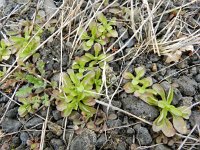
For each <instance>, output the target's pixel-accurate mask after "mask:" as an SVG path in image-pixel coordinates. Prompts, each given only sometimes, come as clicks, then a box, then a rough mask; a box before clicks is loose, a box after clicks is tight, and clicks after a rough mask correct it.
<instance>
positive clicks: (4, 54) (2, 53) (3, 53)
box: [0, 39, 11, 61]
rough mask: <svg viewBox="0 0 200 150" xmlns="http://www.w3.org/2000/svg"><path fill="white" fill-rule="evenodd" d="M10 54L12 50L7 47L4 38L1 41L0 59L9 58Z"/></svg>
mask: <svg viewBox="0 0 200 150" xmlns="http://www.w3.org/2000/svg"><path fill="white" fill-rule="evenodd" d="M10 55H11V51H10V50H9V49H8V48H7V45H6V43H5V41H4V40H3V39H2V40H1V42H0V61H2V60H8V59H9V58H10Z"/></svg>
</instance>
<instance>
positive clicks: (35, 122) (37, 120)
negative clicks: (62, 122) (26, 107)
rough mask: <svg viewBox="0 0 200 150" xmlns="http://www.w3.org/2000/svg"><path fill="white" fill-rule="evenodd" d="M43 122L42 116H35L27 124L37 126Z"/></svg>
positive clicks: (29, 126) (27, 126)
mask: <svg viewBox="0 0 200 150" xmlns="http://www.w3.org/2000/svg"><path fill="white" fill-rule="evenodd" d="M42 122H43V120H42V119H41V118H38V117H33V118H32V119H31V120H29V121H28V122H27V123H26V124H25V126H26V128H31V127H33V126H36V125H38V124H41V123H42Z"/></svg>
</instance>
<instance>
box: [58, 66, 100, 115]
mask: <svg viewBox="0 0 200 150" xmlns="http://www.w3.org/2000/svg"><path fill="white" fill-rule="evenodd" d="M94 77H95V72H94V71H90V72H88V73H87V74H86V75H85V76H84V78H83V79H81V80H80V79H79V78H78V77H77V76H76V74H75V73H74V70H73V69H68V70H67V74H63V87H62V92H58V91H54V96H55V98H56V105H57V109H58V110H59V111H61V112H62V116H64V117H66V116H69V115H70V114H71V112H72V111H73V110H78V108H79V109H80V110H81V111H82V114H84V115H85V116H86V118H90V117H92V116H93V115H94V114H95V112H96V109H95V108H93V107H92V106H93V105H94V104H95V100H94V97H95V95H96V94H94V93H95V92H96V91H95V90H94V89H93V84H94Z"/></svg>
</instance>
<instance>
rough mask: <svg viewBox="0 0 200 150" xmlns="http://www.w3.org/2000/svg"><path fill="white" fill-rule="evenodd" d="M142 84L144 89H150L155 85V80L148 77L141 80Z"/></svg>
mask: <svg viewBox="0 0 200 150" xmlns="http://www.w3.org/2000/svg"><path fill="white" fill-rule="evenodd" d="M140 83H142V84H143V86H144V87H149V86H151V85H152V84H153V80H152V78H151V77H147V78H144V79H142V80H140Z"/></svg>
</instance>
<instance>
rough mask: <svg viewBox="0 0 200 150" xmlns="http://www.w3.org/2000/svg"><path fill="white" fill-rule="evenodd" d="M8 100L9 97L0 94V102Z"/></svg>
mask: <svg viewBox="0 0 200 150" xmlns="http://www.w3.org/2000/svg"><path fill="white" fill-rule="evenodd" d="M8 100H9V99H8V98H7V97H5V96H3V95H1V94H0V103H6V102H8Z"/></svg>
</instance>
